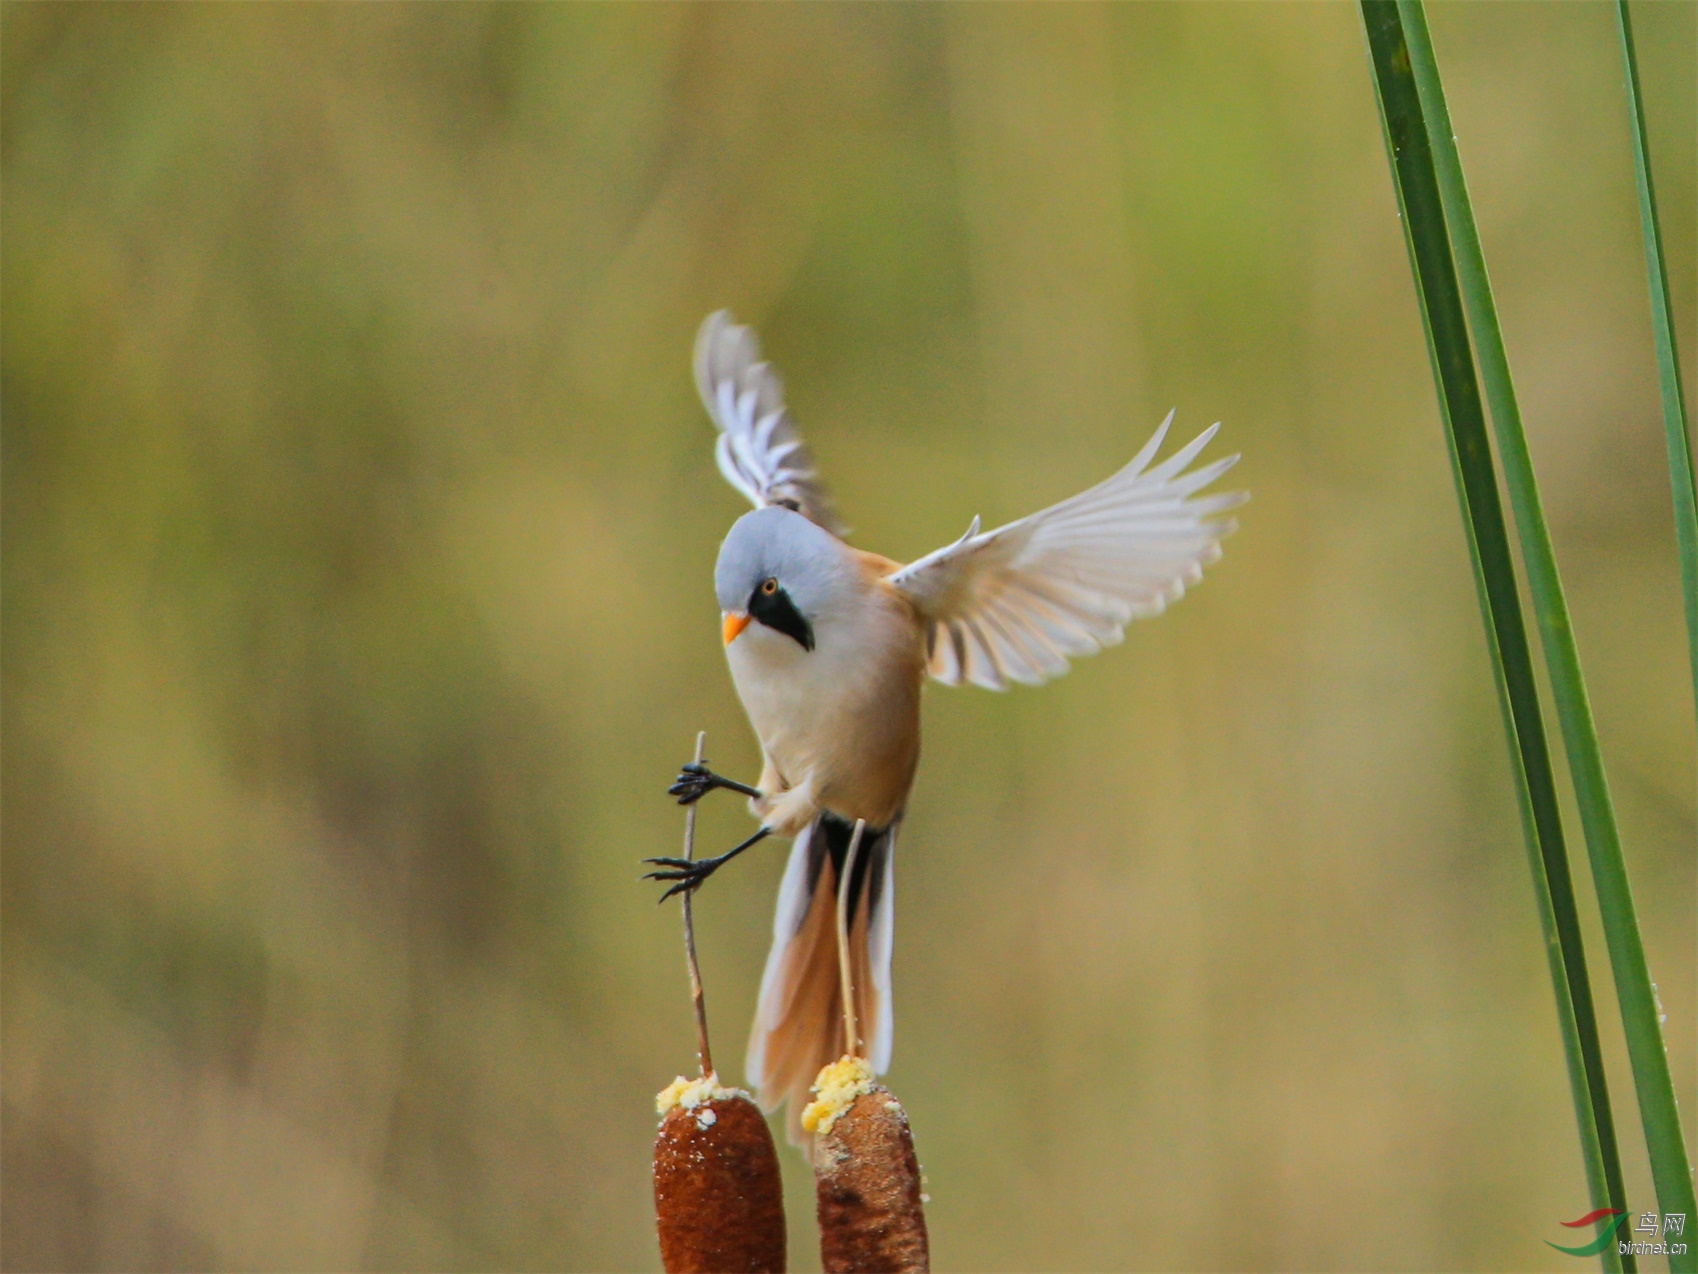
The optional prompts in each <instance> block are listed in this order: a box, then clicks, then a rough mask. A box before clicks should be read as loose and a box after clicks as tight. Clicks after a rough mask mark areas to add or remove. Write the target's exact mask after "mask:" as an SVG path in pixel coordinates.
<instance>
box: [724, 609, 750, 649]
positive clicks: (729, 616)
mask: <svg viewBox="0 0 1698 1274" xmlns="http://www.w3.org/2000/svg"><path fill="white" fill-rule="evenodd" d="M751 618H752V617H751V616H749V615H745V614H744V613H743V612H742V611H736V610H728V611H726V612H724V614H723V615H722V616H721V619H722V620H723V628H722V632H723V633H724V636H725V644H726V645H727V646H729V645H730V644H731V643H732V642H734V641H736V640H737V634H738V633H740V632H742V631H743V630H744V629H745V628H747V627H748V626H749V621H750V619H751Z"/></svg>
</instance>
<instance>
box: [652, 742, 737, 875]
mask: <svg viewBox="0 0 1698 1274" xmlns="http://www.w3.org/2000/svg"><path fill="white" fill-rule="evenodd" d="M716 787H723V788H726V789H727V790H729V791H732V792H741V793H742V794H743V795H744V796H759V795H760V789H758V788H753V787H746V786H744V785H743V784H741V783H738V782H736V781H734V780H732V779H728V778H726V777H725V776H724V775H721V774H715V773H714V772H713V771H712V770H710V769H708V767H707V762H706V761H691V762H690V763H689V764H687V765H685V766H684V768H683V769H681V770H680V771H679V772H678V781H677V782H676V783H674V784H673V785H672V786H671V787H669V788H667V789H666V794H667V795H668V796H676V797H677V798H678V804H680V805H690V804H693V803H694V802H696V801H699V800H701V799H702V797H704V796H706V795H707V794H708V793H709V792H711V791H713V789H714V788H716ZM703 861H704V862H706V861H707V860H706V859H704V860H703Z"/></svg>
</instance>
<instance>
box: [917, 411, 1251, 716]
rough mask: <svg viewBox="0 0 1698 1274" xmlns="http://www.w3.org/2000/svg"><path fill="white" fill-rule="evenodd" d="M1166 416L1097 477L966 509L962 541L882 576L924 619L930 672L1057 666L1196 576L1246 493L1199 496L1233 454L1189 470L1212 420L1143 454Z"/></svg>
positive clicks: (951, 676)
mask: <svg viewBox="0 0 1698 1274" xmlns="http://www.w3.org/2000/svg"><path fill="white" fill-rule="evenodd" d="M1172 423H1173V413H1171V412H1169V413H1168V417H1167V419H1166V420H1164V421H1162V423H1161V427H1160V428H1159V429H1157V430H1156V432H1155V434H1154V436H1153V437H1151V439H1150V440H1149V442H1147V443H1146V444H1145V445H1144V446H1143V447H1142V448H1141V449H1140V450H1139V452H1138V454H1137V455H1136V456H1134V457H1133V458H1132V461H1131V463H1129V464H1128V465H1127V466H1126V467H1125V468H1124V469H1122V470H1120V472H1118V473H1116V474H1115V475H1114V476H1113V477H1111V478H1109V479H1107V480H1106V481H1104V482H1100V483H1098V484H1097V485H1096V486H1094V487H1091V488H1090V489H1089V490H1087V491H1081V492H1080V493H1079V494H1078V495H1076V496H1073V497H1072V498H1070V499H1067V500H1063V501H1062V502H1061V503H1060V504H1056V505H1053V506H1051V507H1050V508H1048V509H1045V510H1043V511H1042V512H1039V513H1034V514H1032V515H1031V516H1030V517H1025V518H1021V519H1020V520H1019V521H1017V522H1010V523H1009V524H1008V525H1007V526H1002V527H998V528H997V529H996V530H994V531H985V532H981V531H980V529H979V520H978V519H977V518H974V519H973V524H972V526H970V527H968V528H967V533H966V534H965V535H963V536H962V537H961V538H960V539H959V540H957V541H955V542H954V543H953V544H949V545H945V546H944V547H943V548H940V549H938V550H937V551H936V552H933V553H928V554H927V555H926V556H925V557H922V558H920V559H919V560H918V561H916V562H914V563H912V564H911V565H908V566H905V567H903V568H902V569H901V570H898V571H896V572H894V573H893V574H891V575H889V576H887V577H886V578H887V581H888V582H889V583H890V585H891V586H892V587H894V588H896V589H898V590H899V591H901V592H903V593H904V594H906V595H907V596H908V598H909V599H910V600H911V601H912V602H913V603H914V606H915V608H916V609H917V610H918V611H919V612H920V614H921V616H922V617H923V618H924V619H925V620H926V621H927V622H928V623H929V624H930V629H929V632H928V636H927V648H928V651H929V664H928V670H929V671H930V673H931V675H932V676H933V677H934V678H936V679H937V680H938V681H941V682H944V683H945V684H947V685H958V684H960V683H961V682H963V681H969V682H972V683H973V684H974V685H979V686H985V687H987V688H989V689H992V690H1001V689H1004V688H1006V686H1007V685H1008V683H1009V682H1010V681H1020V682H1026V683H1029V684H1036V683H1037V682H1040V681H1046V680H1048V679H1049V678H1051V677H1056V676H1060V675H1061V673H1063V672H1065V671H1066V670H1067V661H1068V660H1069V659H1074V658H1078V657H1079V656H1081V655H1088V654H1091V653H1092V652H1094V651H1096V650H1099V649H1101V648H1102V647H1104V646H1111V645H1114V644H1115V643H1116V642H1118V641H1120V640H1121V638H1122V636H1124V632H1125V627H1126V625H1127V624H1128V623H1129V622H1131V621H1132V620H1134V619H1141V618H1145V617H1148V616H1152V615H1159V614H1161V612H1162V611H1164V610H1166V609H1167V607H1168V606H1170V605H1171V604H1172V603H1174V602H1176V601H1178V600H1179V599H1180V597H1182V596H1184V593H1185V590H1186V589H1187V588H1188V587H1190V586H1191V585H1193V584H1195V583H1197V582H1198V581H1199V580H1200V579H1202V577H1203V567H1205V566H1206V565H1208V564H1209V563H1211V562H1213V561H1214V560H1215V559H1217V558H1218V557H1219V556H1220V541H1221V540H1222V539H1223V538H1224V537H1225V536H1227V535H1229V534H1231V532H1232V530H1233V526H1234V524H1233V523H1232V521H1231V520H1230V519H1219V518H1218V517H1217V515H1219V514H1222V513H1225V512H1226V511H1227V510H1229V509H1232V508H1235V507H1237V506H1238V505H1240V504H1242V503H1243V502H1244V501H1245V500H1246V499H1248V498H1249V497H1248V495H1247V494H1245V493H1243V492H1231V493H1227V494H1216V495H1208V496H1197V492H1199V491H1201V490H1202V489H1203V488H1205V487H1207V486H1208V485H1209V484H1210V483H1212V482H1214V481H1215V480H1216V479H1218V478H1219V477H1220V476H1221V475H1222V474H1224V473H1225V472H1226V471H1227V470H1228V469H1230V468H1231V467H1232V466H1233V465H1234V464H1235V463H1237V460H1238V457H1237V456H1235V455H1234V456H1227V457H1225V458H1223V459H1220V460H1215V461H1211V462H1210V463H1208V464H1205V465H1202V466H1200V467H1199V468H1196V469H1192V470H1190V471H1189V472H1187V471H1186V470H1187V468H1188V466H1189V465H1190V464H1191V462H1192V461H1193V460H1195V459H1196V458H1197V455H1198V454H1199V453H1200V452H1201V451H1202V449H1203V448H1204V447H1205V446H1207V445H1208V443H1209V441H1210V439H1212V438H1213V437H1214V436H1215V431H1216V430H1218V429H1219V428H1220V426H1219V425H1212V426H1210V427H1209V428H1208V429H1205V430H1204V431H1203V432H1202V433H1201V434H1199V435H1198V436H1197V437H1196V438H1194V439H1192V440H1191V441H1190V442H1188V443H1186V444H1185V445H1184V446H1183V447H1181V448H1179V450H1177V451H1175V452H1174V453H1173V454H1172V455H1170V456H1169V457H1167V459H1165V460H1163V461H1162V462H1161V463H1160V464H1157V465H1155V466H1154V467H1153V468H1152V467H1150V462H1151V461H1152V460H1153V459H1154V458H1155V455H1156V452H1157V451H1158V450H1159V449H1160V447H1161V443H1162V440H1163V439H1164V438H1165V437H1166V436H1167V431H1168V427H1169V426H1170V425H1171V424H1172Z"/></svg>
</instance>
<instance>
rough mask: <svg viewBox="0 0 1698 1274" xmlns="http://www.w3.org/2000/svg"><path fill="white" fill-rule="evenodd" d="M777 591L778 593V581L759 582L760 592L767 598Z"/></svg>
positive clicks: (765, 580)
mask: <svg viewBox="0 0 1698 1274" xmlns="http://www.w3.org/2000/svg"><path fill="white" fill-rule="evenodd" d="M777 591H778V581H777V580H775V579H764V580H762V581H761V592H763V593H765V594H766V595H767V596H768V597H771V596H772V595H773V594H774V593H776V592H777Z"/></svg>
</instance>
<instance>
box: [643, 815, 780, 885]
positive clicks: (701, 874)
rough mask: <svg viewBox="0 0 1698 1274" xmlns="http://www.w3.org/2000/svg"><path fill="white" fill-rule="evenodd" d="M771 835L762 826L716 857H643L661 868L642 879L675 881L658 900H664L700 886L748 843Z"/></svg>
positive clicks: (766, 828) (756, 841)
mask: <svg viewBox="0 0 1698 1274" xmlns="http://www.w3.org/2000/svg"><path fill="white" fill-rule="evenodd" d="M771 835H772V829H771V828H770V827H763V828H761V829H760V831H758V832H756V833H755V834H754V835H753V836H751V837H749V839H748V840H746V841H744V842H743V843H742V844H741V845H735V846H733V847H732V848H730V849H728V850H726V851H725V852H724V853H723V854H721V855H719V856H718V857H717V858H698V859H695V860H693V861H692V860H691V859H688V858H645V859H643V861H644V862H645V863H653V864H654V865H655V866H657V867H660V868H662V870H661V871H651V872H647V873H645V874H644V876H643V879H644V880H659V881H671V882H675V883H674V884H673V885H672V888H670V889H668V890H667V891H666V892H665V893H663V894H662V895H661V896H660V901H661V902H665V901H666V900H667V899H668V898H670V897H672V895H673V894H680V893H684V892H685V891H686V890H689V891H694V890H696V889H699V888H701V884H702V882H703V881H704V880H706V879H707V878H708V877H709V876H711V875H713V874H714V872H716V871H718V870H719V869H720V868H721V867H723V866H725V864H726V863H728V862H730V861H731V860H732V859H733V858H735V857H737V855H738V854H741V853H742V852H743V851H744V850H745V849H747V848H749V846H750V845H755V844H758V843H759V842H761V841H763V840H765V839H766V838H767V837H768V836H771Z"/></svg>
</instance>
